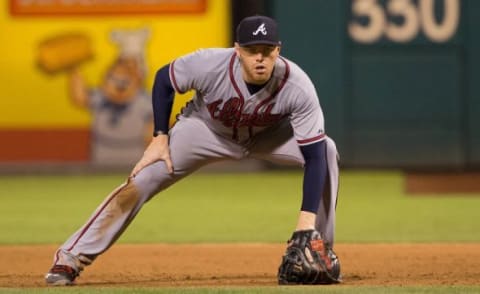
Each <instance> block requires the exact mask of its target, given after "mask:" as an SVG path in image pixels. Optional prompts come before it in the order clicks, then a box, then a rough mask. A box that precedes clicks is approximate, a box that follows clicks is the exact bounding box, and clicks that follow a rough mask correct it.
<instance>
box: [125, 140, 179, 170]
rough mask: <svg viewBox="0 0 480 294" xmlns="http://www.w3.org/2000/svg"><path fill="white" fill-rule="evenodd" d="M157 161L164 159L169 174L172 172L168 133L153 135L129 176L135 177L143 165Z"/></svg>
mask: <svg viewBox="0 0 480 294" xmlns="http://www.w3.org/2000/svg"><path fill="white" fill-rule="evenodd" d="M157 161H164V162H165V165H166V166H167V170H168V173H169V174H173V164H172V159H171V158H170V148H169V145H168V135H158V136H156V137H153V139H152V141H151V142H150V144H149V145H148V146H147V149H145V152H143V156H142V158H141V159H140V160H139V161H138V162H137V164H136V165H135V167H134V168H133V170H132V172H131V173H130V177H135V176H136V175H137V174H138V172H139V171H141V170H142V169H143V168H144V167H146V166H148V165H150V164H152V163H155V162H157Z"/></svg>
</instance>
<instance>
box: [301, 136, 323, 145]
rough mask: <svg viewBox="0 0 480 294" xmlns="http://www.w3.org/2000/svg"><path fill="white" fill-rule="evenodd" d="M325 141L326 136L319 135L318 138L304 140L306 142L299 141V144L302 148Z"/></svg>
mask: <svg viewBox="0 0 480 294" xmlns="http://www.w3.org/2000/svg"><path fill="white" fill-rule="evenodd" d="M323 139H325V134H320V135H318V136H316V137H313V138H308V139H304V140H297V143H298V145H300V146H305V145H310V144H313V143H316V142H320V141H322V140H323Z"/></svg>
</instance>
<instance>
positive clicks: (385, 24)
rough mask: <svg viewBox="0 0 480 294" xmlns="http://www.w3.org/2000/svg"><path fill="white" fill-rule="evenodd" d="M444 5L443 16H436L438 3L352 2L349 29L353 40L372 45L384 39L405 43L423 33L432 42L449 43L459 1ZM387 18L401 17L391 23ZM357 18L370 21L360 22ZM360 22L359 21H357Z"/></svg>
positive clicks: (431, 0)
mask: <svg viewBox="0 0 480 294" xmlns="http://www.w3.org/2000/svg"><path fill="white" fill-rule="evenodd" d="M439 1H440V2H443V17H440V18H437V17H436V16H435V0H418V1H417V3H418V4H416V3H414V2H413V1H411V0H387V1H384V2H385V5H382V4H380V3H379V1H378V0H352V17H353V20H352V21H351V22H350V24H349V26H348V31H349V34H350V36H351V38H352V39H353V40H355V41H357V42H359V43H373V42H375V41H378V40H379V39H380V38H382V37H383V36H384V37H385V38H387V39H388V40H390V41H393V42H399V43H404V42H408V41H411V40H412V39H414V38H415V37H416V36H417V35H418V34H419V32H420V30H422V31H423V33H424V34H425V36H426V38H427V39H429V40H431V41H433V42H438V43H441V42H446V41H448V40H449V39H450V38H451V37H452V36H453V35H455V32H456V31H457V28H458V23H459V19H460V0H439ZM388 17H395V18H400V19H401V22H396V23H395V22H392V21H389V20H388ZM358 18H363V19H367V21H368V22H366V23H360V22H358ZM355 19H357V21H355Z"/></svg>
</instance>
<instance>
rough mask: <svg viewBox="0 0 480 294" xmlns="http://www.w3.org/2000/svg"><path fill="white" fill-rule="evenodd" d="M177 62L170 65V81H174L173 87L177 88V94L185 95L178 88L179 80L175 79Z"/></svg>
mask: <svg viewBox="0 0 480 294" xmlns="http://www.w3.org/2000/svg"><path fill="white" fill-rule="evenodd" d="M175 62H176V60H174V61H173V62H172V63H171V64H170V79H172V85H173V87H174V88H175V91H176V92H177V93H180V94H183V93H185V92H184V91H182V90H180V88H179V87H178V84H177V79H176V78H175V70H174V67H175Z"/></svg>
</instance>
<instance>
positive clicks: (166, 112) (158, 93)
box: [152, 64, 175, 134]
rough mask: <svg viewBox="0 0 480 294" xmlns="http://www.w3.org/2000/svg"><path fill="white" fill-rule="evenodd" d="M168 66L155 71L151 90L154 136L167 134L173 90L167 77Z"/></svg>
mask: <svg viewBox="0 0 480 294" xmlns="http://www.w3.org/2000/svg"><path fill="white" fill-rule="evenodd" d="M169 69H170V64H167V65H165V66H164V67H162V68H161V69H159V70H158V71H157V74H156V75H155V82H154V84H153V90H152V104H153V121H154V134H156V133H157V132H159V131H161V132H162V133H164V134H167V133H168V122H169V120H170V114H171V113H172V106H173V98H174V96H175V89H174V88H173V86H172V82H171V81H170V75H169Z"/></svg>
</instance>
